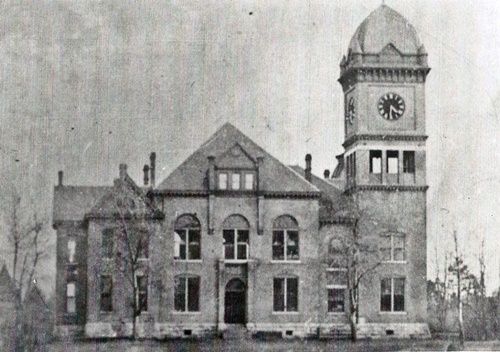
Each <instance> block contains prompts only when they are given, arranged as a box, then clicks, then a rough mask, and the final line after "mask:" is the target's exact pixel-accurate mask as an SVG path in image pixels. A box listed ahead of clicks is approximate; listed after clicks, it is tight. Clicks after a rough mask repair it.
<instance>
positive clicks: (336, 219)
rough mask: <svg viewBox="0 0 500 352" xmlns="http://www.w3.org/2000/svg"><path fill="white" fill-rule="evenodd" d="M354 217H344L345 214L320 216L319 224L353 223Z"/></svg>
mask: <svg viewBox="0 0 500 352" xmlns="http://www.w3.org/2000/svg"><path fill="white" fill-rule="evenodd" d="M354 220H355V219H354V218H350V217H345V216H332V217H331V218H329V217H326V216H324V217H322V218H320V219H319V224H320V226H321V225H352V224H353V223H354Z"/></svg>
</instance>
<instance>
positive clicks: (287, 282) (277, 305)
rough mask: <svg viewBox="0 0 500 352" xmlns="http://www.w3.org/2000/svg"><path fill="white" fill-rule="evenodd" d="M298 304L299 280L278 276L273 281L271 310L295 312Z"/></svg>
mask: <svg viewBox="0 0 500 352" xmlns="http://www.w3.org/2000/svg"><path fill="white" fill-rule="evenodd" d="M298 306H299V280H298V279H297V278H296V277H279V278H274V281H273V311H275V312H297V311H298Z"/></svg>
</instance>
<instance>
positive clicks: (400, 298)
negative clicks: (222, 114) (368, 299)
mask: <svg viewBox="0 0 500 352" xmlns="http://www.w3.org/2000/svg"><path fill="white" fill-rule="evenodd" d="M380 310H381V311H382V312H404V311H405V279H404V278H386V279H382V280H381V281H380Z"/></svg>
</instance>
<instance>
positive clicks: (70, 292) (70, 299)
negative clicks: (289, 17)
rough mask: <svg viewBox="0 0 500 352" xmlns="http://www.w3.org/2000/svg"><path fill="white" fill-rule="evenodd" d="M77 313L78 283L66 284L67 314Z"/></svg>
mask: <svg viewBox="0 0 500 352" xmlns="http://www.w3.org/2000/svg"><path fill="white" fill-rule="evenodd" d="M75 312H76V283H75V282H68V283H67V284H66V313H70V314H71V313H75Z"/></svg>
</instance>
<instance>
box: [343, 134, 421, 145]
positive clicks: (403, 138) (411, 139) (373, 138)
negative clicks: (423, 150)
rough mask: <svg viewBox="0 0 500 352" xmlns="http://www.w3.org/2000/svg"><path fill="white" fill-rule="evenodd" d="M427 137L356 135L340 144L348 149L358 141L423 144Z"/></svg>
mask: <svg viewBox="0 0 500 352" xmlns="http://www.w3.org/2000/svg"><path fill="white" fill-rule="evenodd" d="M427 138H428V136H425V135H398V134H356V135H354V136H351V137H349V138H347V139H346V141H345V142H344V143H343V144H342V146H343V147H344V148H348V147H350V146H351V145H353V144H354V143H356V142H358V141H405V142H425V141H426V140H427Z"/></svg>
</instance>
